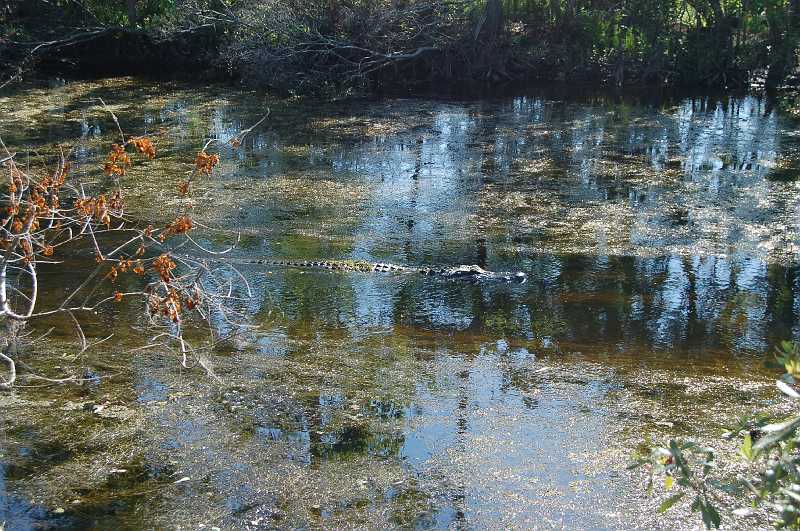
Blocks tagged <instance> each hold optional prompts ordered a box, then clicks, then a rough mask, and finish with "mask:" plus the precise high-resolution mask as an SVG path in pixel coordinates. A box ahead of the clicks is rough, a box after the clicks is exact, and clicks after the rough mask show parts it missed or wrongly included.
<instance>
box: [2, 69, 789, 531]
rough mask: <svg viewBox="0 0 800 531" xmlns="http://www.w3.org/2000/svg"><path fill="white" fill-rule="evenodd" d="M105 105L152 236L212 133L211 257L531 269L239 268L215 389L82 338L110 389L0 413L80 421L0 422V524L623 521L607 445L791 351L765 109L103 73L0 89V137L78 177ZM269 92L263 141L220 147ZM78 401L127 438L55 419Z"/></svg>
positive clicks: (680, 427) (633, 517)
mask: <svg viewBox="0 0 800 531" xmlns="http://www.w3.org/2000/svg"><path fill="white" fill-rule="evenodd" d="M101 95H102V97H103V98H104V99H106V101H109V102H113V105H115V112H117V113H118V114H119V115H120V118H121V120H122V121H123V124H124V125H125V127H126V129H128V130H129V131H131V132H135V133H143V132H147V133H148V134H152V135H153V136H154V138H155V139H156V140H157V143H158V146H159V150H160V156H159V158H158V159H157V160H156V161H154V162H152V163H146V164H143V165H141V166H140V167H135V168H134V169H132V170H131V171H130V172H129V175H127V176H126V177H125V179H126V180H127V182H126V183H125V184H126V186H127V187H128V188H130V189H131V195H130V196H129V202H130V204H131V207H132V208H133V209H134V210H137V211H141V212H143V216H146V217H153V218H155V219H157V220H161V221H167V220H168V219H169V213H168V211H169V209H168V208H165V207H164V204H165V203H164V202H163V201H154V199H153V198H154V197H164V196H165V195H167V194H170V193H171V192H172V190H174V189H175V185H176V184H177V182H178V180H179V179H181V178H182V176H183V172H184V171H185V169H186V166H185V164H184V163H185V161H191V160H192V159H193V156H194V152H195V150H196V149H197V147H198V146H200V145H202V143H203V139H204V138H205V137H212V138H215V139H217V140H218V141H219V144H218V145H219V151H220V153H221V155H222V163H221V164H220V166H219V168H218V172H217V173H216V174H215V175H214V177H213V178H211V179H207V180H205V181H203V182H198V183H197V187H196V190H195V193H196V196H197V198H198V200H197V202H196V205H195V217H196V219H198V220H199V221H203V222H205V223H208V224H212V225H217V226H220V225H221V226H222V227H223V228H228V229H237V230H240V231H241V232H242V234H243V243H242V245H241V246H240V248H239V249H238V250H237V253H238V254H237V255H236V256H238V257H243V258H247V257H255V256H259V257H260V256H269V257H275V258H284V257H285V258H304V259H320V258H323V259H324V258H328V259H357V260H373V261H390V262H397V263H401V264H409V265H436V266H442V265H454V264H473V263H474V264H479V265H481V266H483V267H486V268H488V269H492V270H498V271H499V270H502V271H517V270H522V271H525V272H526V273H527V274H528V275H529V282H527V283H526V284H522V285H516V284H513V285H512V284H500V283H481V284H470V283H459V282H447V281H444V280H442V279H437V278H428V277H418V276H414V275H392V274H386V275H383V274H366V273H348V274H344V273H333V272H324V271H313V270H307V271H303V270H298V269H285V268H268V269H267V270H265V269H264V268H263V267H261V266H248V265H242V266H237V268H238V269H239V270H240V271H241V273H242V274H244V275H245V276H246V278H247V279H248V281H250V284H251V286H252V288H253V291H254V293H255V296H254V297H253V298H252V299H248V300H247V301H244V302H243V303H242V304H243V306H244V309H245V310H246V311H247V314H248V315H250V316H252V317H251V320H252V324H254V325H257V328H255V329H253V330H251V331H246V332H244V333H242V334H240V335H238V336H237V337H235V338H232V339H231V340H230V341H229V342H228V343H226V345H225V347H224V348H219V349H218V351H217V352H216V353H215V355H214V357H213V360H212V362H213V364H214V365H215V370H216V371H217V373H218V374H219V375H220V376H221V378H222V379H223V381H225V382H226V385H225V386H224V387H219V386H217V385H216V384H215V383H214V382H213V381H210V380H209V379H205V377H204V376H202V375H200V374H199V373H198V374H196V373H194V372H190V373H188V374H187V373H183V372H181V371H180V370H179V368H178V367H177V364H176V362H175V360H173V359H171V358H170V359H164V358H160V357H158V356H147V355H142V354H137V355H135V356H127V355H124V354H118V353H116V352H107V353H101V354H99V355H98V356H97V357H95V358H91V359H87V364H92V363H94V364H96V365H97V367H100V366H101V362H102V360H103V356H122V359H123V361H118V364H119V365H122V366H124V368H125V371H126V372H125V375H126V376H125V377H124V378H123V379H122V381H118V382H115V381H114V380H113V379H110V378H109V379H105V378H102V379H100V382H101V383H99V384H98V385H97V386H96V388H93V389H91V390H89V391H85V392H84V394H83V395H80V396H79V397H77V398H76V396H73V395H68V397H67V398H64V397H63V396H60V395H59V391H49V393H51V394H50V395H48V396H50V398H49V400H52V401H53V403H54V404H57V405H58V407H44V406H42V407H41V408H39V409H35V408H34V412H35V413H34V416H33V417H32V418H31V420H30V423H29V424H25V423H23V422H22V421H20V420H19V419H9V420H8V422H9V425H10V426H12V427H16V428H20V427H22V428H25V427H26V426H27V427H28V428H30V426H31V425H33V426H34V428H35V427H36V426H40V425H42V426H43V425H45V424H46V423H47V422H54V419H55V418H59V417H60V416H62V415H63V416H65V418H67V419H68V422H69V425H70V426H73V427H75V429H78V431H79V432H80V434H79V435H69V433H70V432H69V430H65V432H64V433H55V434H53V433H49V434H45V435H42V434H38V433H37V432H36V429H33V430H30V429H29V430H28V431H26V430H25V429H17V430H16V431H14V430H10V431H9V432H8V433H6V435H5V436H4V437H5V441H4V442H3V447H4V449H7V450H4V454H3V462H4V463H5V464H4V469H3V470H4V476H3V481H4V482H3V484H2V487H3V492H4V493H5V494H4V495H2V496H0V500H2V503H3V505H2V508H3V511H4V513H3V516H0V521H2V520H3V519H5V520H6V521H7V522H18V525H17V527H18V528H20V529H25V528H35V527H37V526H45V527H46V526H48V525H51V523H52V526H53V527H56V526H58V525H59V523H60V524H62V525H67V526H69V525H71V526H75V527H81V526H83V527H96V528H102V527H103V526H107V527H114V526H125V525H127V526H129V527H135V526H136V525H139V524H142V523H144V525H145V526H154V527H159V526H163V525H167V526H169V525H174V522H175V521H181V522H184V523H185V524H186V525H187V526H199V525H200V524H202V525H204V526H206V525H207V526H211V525H214V526H219V527H221V528H225V527H242V526H245V525H251V526H256V527H257V526H271V525H274V526H279V527H341V526H345V525H346V526H361V527H380V526H386V525H395V526H409V527H410V526H416V527H423V528H424V527H447V526H456V527H489V528H491V527H494V528H497V527H514V526H517V527H527V526H531V525H543V526H546V527H554V526H558V527H560V526H563V527H569V528H593V527H596V528H602V527H614V526H630V527H635V526H636V525H640V526H644V527H647V526H648V525H652V521H651V519H650V518H649V517H648V516H647V515H648V514H649V513H646V514H644V515H642V512H641V509H642V508H643V507H644V508H647V507H649V506H652V509H653V510H655V502H654V501H652V500H651V501H646V500H643V499H642V495H641V492H640V490H641V489H640V486H641V484H642V483H641V481H640V480H641V478H638V477H635V476H631V475H630V473H628V472H626V471H625V465H626V464H627V460H628V459H629V457H630V454H631V452H632V451H633V449H634V448H636V446H637V445H638V444H640V443H641V442H642V438H643V437H644V436H652V437H653V438H654V439H658V438H659V437H667V436H672V435H675V434H678V435H690V436H698V435H703V434H706V435H707V434H708V433H711V432H712V431H713V430H715V429H717V428H719V426H720V425H721V424H722V423H724V422H725V421H726V420H727V419H729V418H730V417H731V416H732V415H735V414H736V413H738V412H739V411H741V410H742V409H747V408H753V407H756V406H761V405H763V404H767V403H771V402H770V401H771V400H772V399H773V398H774V397H773V396H772V395H771V394H770V389H771V386H770V374H769V372H767V371H764V370H763V368H762V367H761V363H762V360H763V354H764V353H765V352H768V351H770V349H771V348H772V347H773V345H774V344H775V343H776V342H778V341H780V340H784V339H788V338H791V339H800V337H799V336H800V327H798V319H797V315H798V310H799V309H800V307H798V305H800V280H798V274H797V273H798V270H797V263H798V253H800V247H798V243H800V242H799V241H798V237H799V234H798V226H797V223H796V220H795V218H796V212H797V208H798V206H800V205H799V204H798V194H797V186H798V182H797V180H796V177H797V175H796V172H795V170H794V168H796V167H797V165H798V163H799V162H798V161H799V160H800V156H798V137H797V135H796V134H795V130H794V123H793V122H792V121H791V120H790V119H789V118H787V117H785V116H783V115H782V114H781V113H780V111H779V110H776V109H774V108H772V107H771V105H770V103H769V102H768V101H767V100H764V99H760V98H758V97H754V96H722V97H712V96H703V97H668V98H666V99H658V100H654V99H650V98H648V97H633V98H631V97H617V96H608V95H583V96H581V97H575V98H565V97H563V96H561V95H559V93H553V92H547V91H544V92H541V93H532V94H530V95H526V96H509V97H502V98H493V99H487V100H480V101H475V100H469V101H460V100H457V99H449V100H434V99H425V100H420V99H416V100H404V99H390V100H386V101H379V102H355V103H344V104H337V105H329V104H313V103H306V104H296V103H291V102H278V101H269V100H265V99H264V98H263V96H260V95H254V94H244V95H243V94H237V93H232V92H225V91H224V90H222V89H218V88H215V87H208V88H200V87H182V86H179V85H175V86H170V87H169V88H166V89H165V88H163V87H162V88H158V87H153V86H149V85H146V84H142V83H139V82H136V81H131V80H116V81H114V80H111V81H107V82H102V83H95V84H67V85H65V86H62V87H56V88H54V89H50V90H31V91H30V92H29V93H27V94H24V95H23V94H16V95H14V94H12V95H8V96H7V97H4V98H2V99H0V107H2V109H3V110H4V111H7V112H4V113H3V114H2V116H4V117H3V118H2V121H0V125H3V128H4V130H8V131H11V133H10V134H11V137H10V138H11V139H12V140H13V141H14V143H15V144H17V145H19V147H20V149H21V148H24V147H37V148H38V149H41V150H46V149H47V146H48V145H50V144H52V143H53V142H62V143H68V144H76V153H77V156H78V159H79V164H78V167H77V168H76V172H77V174H78V175H79V176H81V178H83V179H86V180H87V181H95V182H99V183H102V177H101V176H100V174H99V171H98V169H97V167H98V164H97V161H98V160H100V159H102V157H103V153H104V150H105V149H106V146H107V144H108V142H110V141H112V138H111V136H112V133H110V132H111V131H112V130H113V123H112V122H111V121H110V120H109V119H108V117H107V116H105V115H104V114H103V113H102V111H101V110H100V109H99V108H98V106H97V105H96V102H94V98H96V97H97V96H101ZM267 104H269V105H270V106H271V107H272V111H273V112H272V115H271V116H270V120H269V122H268V125H266V126H265V127H264V128H262V129H259V130H258V131H255V132H254V133H253V134H252V135H249V136H248V137H247V139H246V142H245V143H244V144H243V146H242V147H241V148H240V149H239V150H237V151H234V150H232V149H231V148H230V147H229V146H228V145H227V144H226V142H227V141H228V140H230V139H231V138H232V137H233V136H234V135H235V134H236V133H237V132H238V131H239V130H240V129H242V128H243V127H246V126H247V125H249V124H250V123H253V122H254V121H256V120H257V119H258V118H259V117H260V116H261V114H262V113H263V111H264V107H265V106H266V105H267ZM4 140H5V142H6V143H9V138H6V137H4ZM198 237H200V238H203V239H204V242H205V243H206V244H207V245H220V246H221V245H223V244H224V242H222V241H221V240H220V239H219V238H218V237H216V236H213V235H211V234H200V233H198ZM65 258H66V259H67V260H68V265H69V266H70V267H69V268H61V269H59V270H45V271H43V274H42V283H43V285H44V284H46V283H48V282H50V283H52V285H58V286H60V287H61V289H64V288H65V287H67V286H69V285H71V284H75V283H76V282H79V278H80V277H79V275H77V274H76V272H79V271H80V270H81V268H82V267H85V264H88V263H89V262H90V261H91V256H83V255H80V254H76V255H74V256H69V257H65ZM221 267H225V266H221ZM231 275H233V273H231ZM121 282H128V280H122V281H121ZM130 282H135V281H134V280H130ZM123 287H125V286H123ZM130 287H131V288H132V287H133V286H130ZM125 288H126V289H127V288H128V287H125ZM109 289H110V288H109ZM57 296H58V293H55V292H48V293H45V294H44V297H45V303H46V302H47V298H48V297H57ZM51 300H52V299H51ZM137 311H138V308H136V307H135V306H133V305H127V304H122V305H119V306H116V307H114V308H112V309H109V310H108V311H106V312H101V313H100V314H99V315H97V316H93V317H91V318H90V321H89V322H88V323H87V327H86V330H87V333H88V334H89V335H90V336H92V337H105V335H107V333H106V332H107V330H108V329H116V330H118V335H119V336H118V337H119V346H118V347H115V348H110V349H109V350H110V351H116V350H120V351H123V350H124V348H125V347H127V346H129V345H130V346H132V345H135V344H136V341H137V340H138V338H137V336H136V333H131V332H123V331H119V330H120V329H121V328H124V327H125V325H124V324H125V323H130V322H136V313H135V312H137ZM47 325H48V326H53V325H55V326H57V328H58V330H57V332H56V337H57V338H63V337H65V336H66V335H67V334H68V333H69V327H68V323H66V322H64V323H59V322H52V323H47ZM217 327H218V332H220V333H222V334H224V333H226V332H229V331H230V330H229V325H228V324H227V323H225V322H223V321H220V322H219V323H217ZM59 334H60V335H59ZM115 359H116V358H115ZM97 370H98V371H100V372H102V370H101V369H99V368H98V369H97ZM23 392H24V391H23ZM26 396H28V395H26ZM109 396H110V398H108V397H109ZM101 398H102V399H104V400H108V401H111V402H114V401H116V402H114V403H117V404H124V406H125V407H127V408H130V409H132V410H133V411H135V413H134V416H133V417H132V419H133V420H129V421H127V422H125V423H119V424H114V421H113V420H107V419H106V420H103V421H102V422H99V423H98V420H97V419H96V418H95V417H96V415H95V416H93V413H92V408H91V407H89V408H88V409H86V408H85V407H83V406H82V407H78V408H70V407H67V406H66V405H63V403H64V400H71V401H73V402H80V403H85V402H87V401H92V402H91V403H94V402H97V401H99V400H100V399H101ZM59 408H60V409H59ZM698 419H702V423H701V426H698ZM86 426H91V429H89V428H86ZM123 427H124V428H125V430H127V431H125V434H124V435H118V434H116V431H119V430H122V428H123ZM704 430H705V431H704ZM89 432H92V433H91V434H90V433H89ZM96 437H103V438H104V439H103V440H104V441H107V442H106V443H104V444H106V445H107V449H105V448H104V449H98V448H96V447H95V446H92V445H91V444H89V443H86V442H85V441H90V440H92V438H96ZM65 438H66V439H67V441H69V444H67V443H66V442H65ZM37 439H41V442H40V443H38V444H39V446H38V447H37V448H38V450H37V451H36V452H35V453H33V454H30V455H23V454H24V452H25V450H23V449H24V448H28V447H32V446H31V445H32V441H34V440H37ZM85 445H88V446H85ZM59 448H60V449H62V450H63V451H61V450H58V449H59ZM87 448H89V449H91V451H88V450H87ZM120 448H121V449H120ZM20 452H22V453H20ZM121 456H124V459H123V458H122V457H121ZM112 469H113V470H124V471H125V472H113V473H112V472H110V470H112ZM82 471H83V472H82ZM84 472H85V474H86V477H84V475H83V474H84ZM89 476H90V477H89ZM56 478H63V479H58V480H57V479H56ZM182 478H187V479H186V480H185V481H182ZM57 481H60V482H61V483H60V484H57ZM34 497H36V499H38V500H42V501H41V502H37V503H41V504H42V505H37V504H34V503H33V502H29V501H27V500H32V499H34ZM73 501H75V502H76V503H75V504H74V506H73V505H70V504H72V503H73ZM57 508H61V509H62V510H63V513H54V512H53V511H55V510H56V509H57ZM674 518H675V520H665V521H664V522H665V523H664V525H665V527H669V526H670V525H672V526H673V527H674V526H675V525H686V521H685V520H681V519H682V518H685V514H684V515H683V516H681V515H678V516H675V517H674ZM253 522H256V523H253ZM676 522H677V523H676ZM9 528H10V527H9Z"/></svg>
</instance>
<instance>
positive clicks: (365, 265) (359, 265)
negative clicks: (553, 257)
mask: <svg viewBox="0 0 800 531" xmlns="http://www.w3.org/2000/svg"><path fill="white" fill-rule="evenodd" d="M225 261H228V260H225ZM230 261H232V262H239V263H247V264H262V265H268V266H282V267H294V268H301V269H309V268H313V269H330V270H336V271H361V272H366V273H371V272H380V273H415V274H419V275H432V276H437V277H441V278H445V279H451V280H466V281H472V282H480V281H499V282H517V283H520V284H522V283H523V282H525V281H526V280H528V276H527V275H526V274H525V273H523V272H521V271H517V272H494V271H487V270H486V269H483V268H482V267H480V266H477V265H460V266H456V267H441V268H437V267H412V266H401V265H396V264H387V263H384V262H366V261H360V260H273V259H266V258H253V259H231V260H230Z"/></svg>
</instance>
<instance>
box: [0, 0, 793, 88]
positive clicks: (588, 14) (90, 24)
mask: <svg viewBox="0 0 800 531" xmlns="http://www.w3.org/2000/svg"><path fill="white" fill-rule="evenodd" d="M0 27H2V30H3V31H2V33H3V35H4V36H5V37H4V38H3V39H2V40H0V64H2V65H3V67H4V70H5V71H6V72H7V74H6V75H5V76H4V78H3V79H2V80H0V85H7V84H9V83H13V82H14V81H17V80H20V79H23V78H25V77H27V76H30V75H31V74H35V73H41V74H49V75H64V76H69V77H79V78H80V77H103V76H111V75H151V76H164V75H165V73H168V75H169V76H170V77H179V78H180V77H187V76H191V77H192V78H193V79H203V78H204V79H213V80H223V79H227V80H231V81H234V82H239V83H241V84H244V85H247V86H251V87H258V88H266V89H270V90H273V91H276V92H278V93H283V94H314V95H320V96H325V97H331V96H337V97H342V96H351V95H362V94H369V93H374V92H398V91H404V92H426V91H430V90H431V89H432V88H435V89H436V90H441V91H444V92H448V91H452V89H454V88H458V89H460V90H463V89H464V87H465V86H466V85H471V86H474V87H476V88H483V89H484V90H485V89H486V88H492V89H494V88H498V87H502V86H505V85H513V84H519V83H525V82H531V81H562V82H570V83H581V82H583V83H593V84H603V85H606V86H610V87H634V86H670V87H707V88H725V89H736V88H739V89H741V88H748V87H752V86H758V87H766V88H768V89H775V88H780V87H786V86H789V87H791V86H793V85H794V84H795V77H794V74H795V70H796V65H797V53H796V52H797V44H798V41H799V40H800V0H785V1H784V0H781V1H778V0H768V1H764V2H739V1H722V0H678V1H673V2H653V1H652V0H632V1H630V2H625V3H613V2H602V1H600V2H596V1H593V2H576V1H574V0H566V1H559V0H528V1H526V0H506V1H502V0H421V1H413V0H391V1H389V0H386V1H377V0H373V1H365V0H361V1H359V0H349V1H339V0H315V1H299V0H278V1H274V2H257V1H253V0H147V1H143V0H138V1H137V0H128V1H126V2H123V1H119V2H105V1H99V0H56V1H44V0H29V1H24V2H20V1H16V0H3V1H1V2H0Z"/></svg>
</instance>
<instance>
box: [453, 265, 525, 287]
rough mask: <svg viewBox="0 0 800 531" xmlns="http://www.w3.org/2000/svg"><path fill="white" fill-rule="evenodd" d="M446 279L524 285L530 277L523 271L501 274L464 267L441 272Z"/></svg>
mask: <svg viewBox="0 0 800 531" xmlns="http://www.w3.org/2000/svg"><path fill="white" fill-rule="evenodd" d="M441 274H442V276H444V277H445V278H452V279H463V280H474V281H479V280H496V281H501V282H517V283H519V284H522V283H524V282H526V281H527V280H528V275H526V274H525V273H523V272H522V271H517V272H501V273H495V272H494V271H487V270H486V269H484V268H482V267H481V266H478V265H462V266H458V267H452V268H450V269H445V270H444V271H442V272H441Z"/></svg>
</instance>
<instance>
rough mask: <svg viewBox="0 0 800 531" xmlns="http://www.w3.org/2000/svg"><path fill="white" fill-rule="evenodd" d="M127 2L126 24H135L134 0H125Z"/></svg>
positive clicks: (136, 19) (136, 20) (136, 18)
mask: <svg viewBox="0 0 800 531" xmlns="http://www.w3.org/2000/svg"><path fill="white" fill-rule="evenodd" d="M126 2H127V4H128V26H131V27H134V26H136V22H138V16H137V14H136V0H126Z"/></svg>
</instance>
